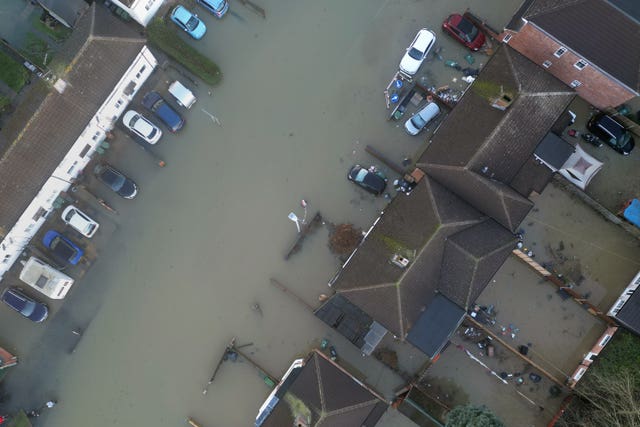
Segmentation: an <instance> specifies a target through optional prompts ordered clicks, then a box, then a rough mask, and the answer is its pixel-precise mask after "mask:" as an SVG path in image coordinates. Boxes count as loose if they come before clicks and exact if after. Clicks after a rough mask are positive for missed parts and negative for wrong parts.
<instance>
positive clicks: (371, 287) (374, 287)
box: [336, 282, 398, 293]
mask: <svg viewBox="0 0 640 427" xmlns="http://www.w3.org/2000/svg"><path fill="white" fill-rule="evenodd" d="M397 285H398V284H397V283H395V282H389V283H380V284H377V285H368V286H363V287H361V288H351V289H338V290H337V291H336V292H337V293H348V292H356V291H370V290H373V289H383V288H390V287H393V286H397Z"/></svg>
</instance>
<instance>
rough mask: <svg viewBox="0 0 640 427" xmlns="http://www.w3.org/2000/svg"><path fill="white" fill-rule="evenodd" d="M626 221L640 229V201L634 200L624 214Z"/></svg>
mask: <svg viewBox="0 0 640 427" xmlns="http://www.w3.org/2000/svg"><path fill="white" fill-rule="evenodd" d="M623 216H624V219H626V220H627V221H629V222H630V223H631V224H633V225H635V226H636V227H640V200H638V199H633V200H632V201H631V203H629V206H627V207H626V208H625V210H624V212H623Z"/></svg>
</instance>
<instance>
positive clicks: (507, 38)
mask: <svg viewBox="0 0 640 427" xmlns="http://www.w3.org/2000/svg"><path fill="white" fill-rule="evenodd" d="M511 37H513V35H512V34H507V35H506V36H504V38H503V39H502V41H503V42H505V43H509V40H511Z"/></svg>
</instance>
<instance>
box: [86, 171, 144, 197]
mask: <svg viewBox="0 0 640 427" xmlns="http://www.w3.org/2000/svg"><path fill="white" fill-rule="evenodd" d="M93 173H94V174H95V175H96V178H98V179H99V180H100V181H101V182H102V183H103V184H105V185H106V186H107V187H109V188H110V189H111V190H113V191H114V192H115V193H116V194H118V195H119V196H121V197H124V198H125V199H133V198H134V197H136V194H138V186H137V185H136V183H135V182H133V181H132V180H130V179H129V178H127V177H126V176H125V175H124V174H123V173H122V172H120V171H119V170H117V169H115V168H114V167H113V166H111V165H108V164H106V163H101V164H99V165H97V166H96V167H95V168H94V169H93Z"/></svg>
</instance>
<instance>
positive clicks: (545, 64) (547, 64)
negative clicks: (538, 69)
mask: <svg viewBox="0 0 640 427" xmlns="http://www.w3.org/2000/svg"><path fill="white" fill-rule="evenodd" d="M551 64H552V62H551V61H544V62H543V63H542V66H543V67H544V68H549V67H551Z"/></svg>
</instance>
